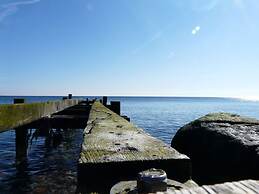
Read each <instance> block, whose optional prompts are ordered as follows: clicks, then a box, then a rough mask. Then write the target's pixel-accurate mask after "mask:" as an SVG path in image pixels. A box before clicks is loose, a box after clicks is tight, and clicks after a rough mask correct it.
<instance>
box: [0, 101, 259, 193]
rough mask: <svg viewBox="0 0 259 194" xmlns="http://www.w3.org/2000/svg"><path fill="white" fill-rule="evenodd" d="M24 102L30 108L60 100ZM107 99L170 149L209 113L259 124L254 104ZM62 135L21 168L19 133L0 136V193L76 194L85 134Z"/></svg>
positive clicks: (36, 144) (42, 141)
mask: <svg viewBox="0 0 259 194" xmlns="http://www.w3.org/2000/svg"><path fill="white" fill-rule="evenodd" d="M23 98H24V97H23ZM25 98H26V101H27V102H38V101H47V100H56V99H61V97H25ZM109 99H110V100H120V101H121V106H122V107H121V110H122V113H123V114H125V115H127V116H129V117H130V118H131V121H132V122H133V123H135V124H136V125H138V126H139V127H141V128H144V129H145V130H146V131H147V132H148V133H150V134H151V135H153V136H155V137H157V138H159V139H161V140H163V141H164V142H166V143H168V144H170V142H171V139H172V137H173V136H174V134H175V133H176V131H177V130H178V129H179V128H180V127H181V126H183V125H184V124H186V123H188V122H190V121H192V120H194V119H196V118H198V117H200V116H203V115H205V114H207V113H210V112H231V113H237V114H241V115H244V116H249V117H254V118H257V119H259V102H253V101H243V100H238V99H226V98H153V97H152V98H145V97H127V98H126V97H111V98H109ZM12 102H13V97H0V104H1V103H2V104H4V103H12ZM32 132H33V131H32ZM62 135H63V141H62V142H61V144H59V145H56V146H49V145H48V143H47V141H46V138H45V137H38V139H34V140H33V141H32V144H31V145H29V149H28V160H27V162H25V163H23V164H22V165H21V164H20V165H17V164H16V161H15V132H14V131H13V130H10V131H7V132H3V133H0V156H1V157H0V193H1V194H2V193H32V192H33V193H74V192H75V190H76V170H77V159H78V157H79V152H80V146H81V142H82V137H83V134H82V129H70V130H63V131H62Z"/></svg>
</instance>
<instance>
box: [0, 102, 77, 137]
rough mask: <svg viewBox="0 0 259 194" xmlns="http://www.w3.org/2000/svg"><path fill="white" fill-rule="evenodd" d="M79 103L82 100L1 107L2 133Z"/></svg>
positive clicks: (0, 126) (0, 125) (0, 128)
mask: <svg viewBox="0 0 259 194" xmlns="http://www.w3.org/2000/svg"><path fill="white" fill-rule="evenodd" d="M79 102H80V100H78V99H73V100H60V101H49V102H42V103H29V104H4V105H0V132H3V131H6V130H9V129H13V128H16V127H19V126H22V125H25V124H28V123H30V122H32V121H35V120H38V119H40V118H42V117H45V116H48V115H51V114H53V113H56V112H58V111H61V110H64V109H65V108H68V107H71V106H73V105H76V104H78V103H79Z"/></svg>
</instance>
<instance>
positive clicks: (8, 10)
mask: <svg viewBox="0 0 259 194" xmlns="http://www.w3.org/2000/svg"><path fill="white" fill-rule="evenodd" d="M40 1H41V0H28V1H18V2H13V3H7V4H3V5H0V22H2V21H3V20H4V19H5V18H6V17H8V16H10V15H13V14H15V13H16V12H17V11H18V10H19V7H20V6H23V5H30V4H35V3H38V2H40Z"/></svg>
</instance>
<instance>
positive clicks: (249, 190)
mask: <svg viewBox="0 0 259 194" xmlns="http://www.w3.org/2000/svg"><path fill="white" fill-rule="evenodd" d="M233 184H234V185H235V186H236V187H238V188H240V189H242V190H243V191H245V192H246V193H251V194H253V193H254V191H253V190H251V189H250V188H249V187H246V186H244V185H243V184H241V183H239V182H234V183H233Z"/></svg>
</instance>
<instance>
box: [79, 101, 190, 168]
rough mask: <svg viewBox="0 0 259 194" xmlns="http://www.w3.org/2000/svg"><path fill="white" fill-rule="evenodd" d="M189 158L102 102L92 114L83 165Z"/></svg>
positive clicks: (87, 129) (82, 154) (86, 130)
mask: <svg viewBox="0 0 259 194" xmlns="http://www.w3.org/2000/svg"><path fill="white" fill-rule="evenodd" d="M161 159H188V157H187V156H185V155H182V154H180V153H179V152H177V151H176V150H174V149H173V148H171V147H169V146H167V145H166V144H164V143H163V142H162V141H160V140H158V139H156V138H154V137H151V136H150V135H149V134H147V133H145V132H144V131H143V130H142V129H140V128H138V127H136V126H135V125H133V124H132V123H130V122H128V121H127V120H125V119H124V118H122V117H120V116H119V115H117V114H115V113H113V112H112V111H111V110H109V109H107V108H106V107H105V106H103V105H102V104H101V103H99V102H95V103H94V104H93V106H92V109H91V111H90V115H89V120H88V124H87V127H86V129H85V137H84V142H83V145H82V153H81V158H80V160H79V163H103V162H111V161H115V162H117V161H136V160H161Z"/></svg>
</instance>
